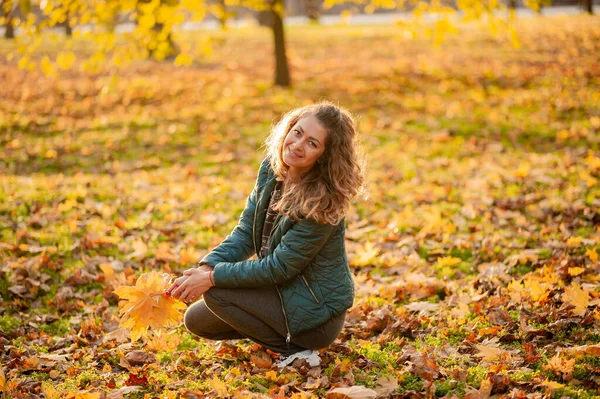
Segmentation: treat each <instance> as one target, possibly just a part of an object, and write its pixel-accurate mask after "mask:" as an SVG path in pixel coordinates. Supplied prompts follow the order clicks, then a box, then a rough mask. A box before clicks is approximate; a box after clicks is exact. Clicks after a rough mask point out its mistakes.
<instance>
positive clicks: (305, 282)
mask: <svg viewBox="0 0 600 399" xmlns="http://www.w3.org/2000/svg"><path fill="white" fill-rule="evenodd" d="M300 277H302V280H304V284H306V288H308V290H309V291H310V293H311V294H312V296H313V298H315V302H317V303H319V298H317V296H316V295H315V293H314V291H313V290H312V288H310V285H308V281H306V277H304V274H301V275H300Z"/></svg>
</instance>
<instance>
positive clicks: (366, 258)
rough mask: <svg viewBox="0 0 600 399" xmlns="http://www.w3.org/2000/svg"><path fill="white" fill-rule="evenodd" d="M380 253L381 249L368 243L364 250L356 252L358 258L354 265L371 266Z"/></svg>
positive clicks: (355, 259) (353, 262)
mask: <svg viewBox="0 0 600 399" xmlns="http://www.w3.org/2000/svg"><path fill="white" fill-rule="evenodd" d="M379 252H380V251H379V249H378V248H375V245H374V244H373V243H372V242H371V241H367V242H366V243H365V245H364V247H363V248H361V249H359V250H358V251H356V257H355V258H354V260H353V261H352V264H353V265H354V266H356V267H361V266H367V265H370V264H372V263H373V262H374V261H375V260H376V258H377V255H379Z"/></svg>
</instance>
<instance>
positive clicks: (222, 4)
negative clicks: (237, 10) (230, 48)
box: [217, 0, 228, 29]
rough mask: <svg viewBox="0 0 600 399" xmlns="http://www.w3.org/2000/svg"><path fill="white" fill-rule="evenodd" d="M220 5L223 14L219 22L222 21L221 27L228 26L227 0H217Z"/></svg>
mask: <svg viewBox="0 0 600 399" xmlns="http://www.w3.org/2000/svg"><path fill="white" fill-rule="evenodd" d="M217 2H218V3H219V6H220V7H221V12H222V14H221V16H220V17H219V22H220V23H221V28H222V29H225V28H227V19H228V18H227V5H226V4H225V0H217Z"/></svg>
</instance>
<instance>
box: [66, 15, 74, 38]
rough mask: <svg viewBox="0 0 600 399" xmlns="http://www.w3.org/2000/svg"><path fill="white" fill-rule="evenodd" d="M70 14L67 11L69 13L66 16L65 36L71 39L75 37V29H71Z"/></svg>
mask: <svg viewBox="0 0 600 399" xmlns="http://www.w3.org/2000/svg"><path fill="white" fill-rule="evenodd" d="M69 14H70V12H69V10H68V9H67V12H66V14H65V34H66V35H67V36H69V37H71V36H73V28H72V27H71V18H70V15H69Z"/></svg>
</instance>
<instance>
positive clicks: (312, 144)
mask: <svg viewBox="0 0 600 399" xmlns="http://www.w3.org/2000/svg"><path fill="white" fill-rule="evenodd" d="M309 144H310V146H311V147H312V148H317V145H316V144H315V143H314V142H313V141H311V142H310V143H309Z"/></svg>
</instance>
